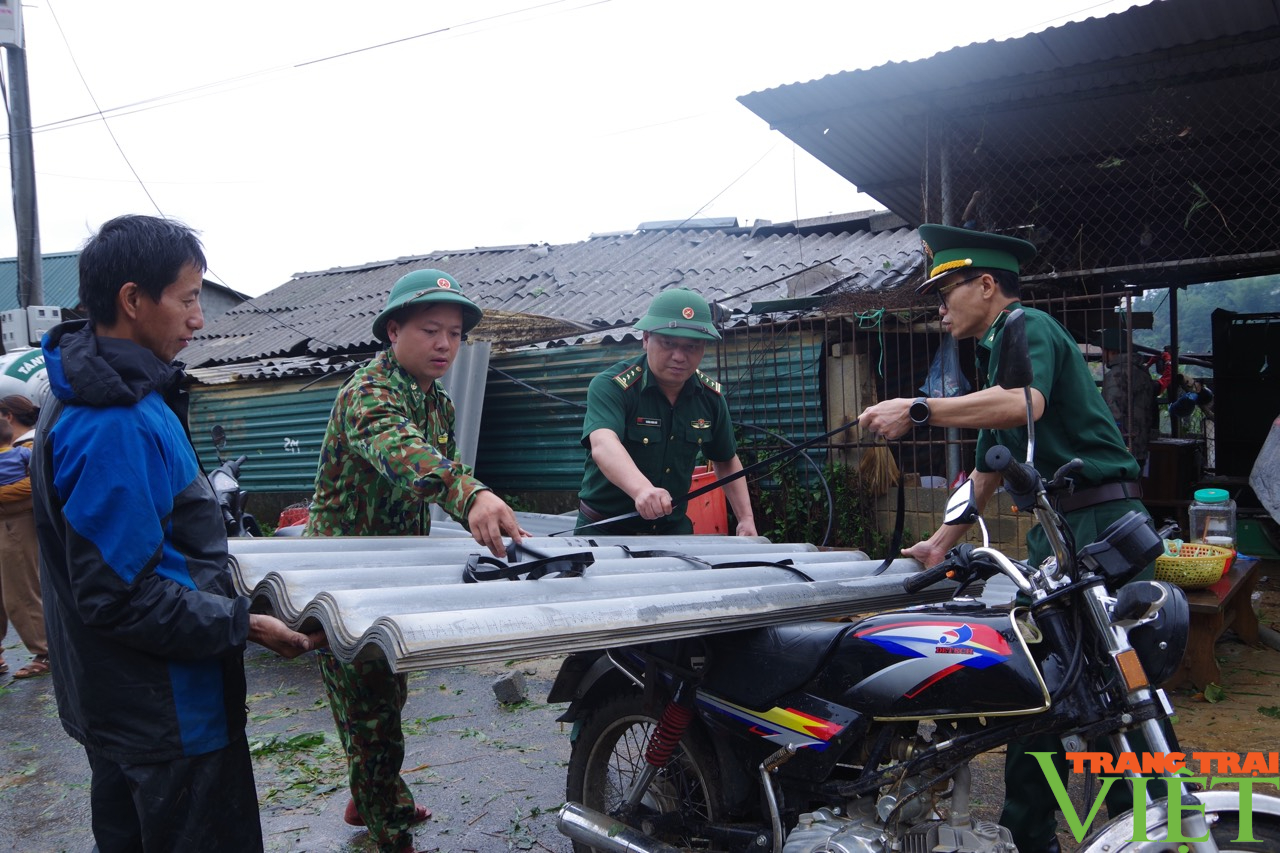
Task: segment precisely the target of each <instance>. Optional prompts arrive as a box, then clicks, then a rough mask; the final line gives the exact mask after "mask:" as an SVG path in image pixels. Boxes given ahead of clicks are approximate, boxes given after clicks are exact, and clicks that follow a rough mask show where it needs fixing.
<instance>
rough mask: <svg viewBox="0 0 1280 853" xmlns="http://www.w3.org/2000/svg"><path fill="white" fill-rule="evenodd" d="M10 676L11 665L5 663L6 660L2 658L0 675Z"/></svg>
mask: <svg viewBox="0 0 1280 853" xmlns="http://www.w3.org/2000/svg"><path fill="white" fill-rule="evenodd" d="M8 674H9V664H7V663H5V660H4V658H0V675H8Z"/></svg>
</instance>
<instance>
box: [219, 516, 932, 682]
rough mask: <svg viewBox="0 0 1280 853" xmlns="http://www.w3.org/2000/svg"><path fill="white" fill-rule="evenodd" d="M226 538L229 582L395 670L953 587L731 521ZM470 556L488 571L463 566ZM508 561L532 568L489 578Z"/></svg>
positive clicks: (731, 626)
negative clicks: (483, 542)
mask: <svg viewBox="0 0 1280 853" xmlns="http://www.w3.org/2000/svg"><path fill="white" fill-rule="evenodd" d="M564 523H567V524H572V521H571V520H566V521H565V522H564ZM442 532H443V531H442ZM459 532H460V531H459ZM464 536H465V534H464ZM229 545H230V547H231V552H232V558H233V560H232V572H233V577H234V579H235V582H236V587H237V589H238V591H239V592H240V593H241V594H244V595H247V596H250V597H251V598H252V599H253V601H254V606H255V607H256V608H258V609H263V608H265V609H268V610H270V611H271V612H273V613H275V614H276V615H277V616H279V617H280V618H281V619H283V620H284V621H285V622H287V623H289V624H290V625H291V626H293V627H294V628H302V629H304V630H313V629H314V628H315V627H316V626H319V627H322V628H323V629H324V632H325V635H326V636H327V637H328V638H329V643H330V648H331V649H332V650H333V652H334V653H335V654H336V655H337V656H338V657H339V658H341V659H343V660H347V661H350V660H355V659H361V658H367V657H371V656H384V657H386V658H387V660H389V661H390V662H391V664H392V667H393V668H394V669H395V670H396V671H397V672H406V671H413V670H422V669H432V668H437V667H442V666H451V665H456V664H461V663H468V664H474V663H481V662H486V661H498V660H505V659H509V658H510V657H511V656H512V655H520V656H528V657H542V656H547V655H553V654H565V653H568V652H574V651H586V650H589V649H597V648H605V647H616V646H620V645H627V644H629V643H639V642H653V641H658V640H669V639H676V638H679V637H690V636H700V635H703V634H711V633H717V632H722V631H732V630H742V629H749V628H757V627H763V626H767V625H777V624H784V623H788V622H797V621H802V620H806V619H822V618H828V617H834V616H851V615H854V614H857V613H865V612H871V611H874V610H882V609H886V608H890V607H897V606H905V605H910V604H919V603H923V602H925V601H936V600H940V599H944V598H949V597H950V596H951V594H952V593H953V592H954V590H955V584H954V583H952V582H950V581H946V582H943V583H942V584H938V585H935V586H934V587H932V588H930V589H929V590H925V591H923V592H922V593H920V594H917V595H907V594H906V593H904V592H903V590H902V580H903V577H904V576H905V575H908V574H912V573H914V572H915V571H918V570H919V567H920V564H919V563H917V562H916V561H915V560H905V559H899V560H894V561H893V562H892V563H891V564H889V565H888V566H887V567H886V571H885V572H884V573H883V574H879V575H877V574H875V572H876V571H877V570H878V569H879V568H880V566H881V561H879V560H869V559H867V555H866V554H864V553H862V552H858V551H818V550H817V549H816V548H814V546H812V545H808V544H804V543H794V544H793V543H770V542H769V541H768V540H767V539H762V538H742V537H733V536H684V537H681V536H653V537H635V536H627V537H585V536H576V537H567V538H560V537H545V536H544V537H536V538H532V539H528V540H525V542H524V543H523V545H522V546H521V548H520V549H519V554H518V555H516V556H513V554H512V553H511V551H510V549H509V553H508V559H507V560H504V561H496V560H494V559H493V558H490V557H488V556H487V553H486V554H485V555H481V554H479V553H478V550H479V548H478V546H477V545H476V544H475V542H474V541H472V540H471V538H470V537H465V538H463V537H457V536H447V535H446V536H431V537H410V536H402V537H348V538H336V539H335V538H309V539H304V538H266V539H232V540H230V541H229ZM482 556H483V559H481V558H482ZM539 560H546V561H549V562H543V563H539V562H537V561H539ZM468 564H470V565H471V566H472V567H473V568H474V569H475V570H476V574H477V576H479V577H480V578H481V579H480V580H479V581H477V582H471V583H468V582H466V581H464V571H465V569H466V568H467V566H468ZM512 568H513V569H515V570H516V571H519V572H521V573H522V574H525V575H526V576H524V577H522V578H521V579H519V580H514V581H512V580H508V579H505V578H502V577H496V578H494V579H492V580H485V579H483V578H484V575H485V573H486V572H494V571H497V570H501V569H512ZM566 569H572V570H573V572H570V573H566V572H564V570H566ZM543 570H545V571H546V574H545V575H543V576H541V577H536V576H537V575H538V574H539V572H541V571H543Z"/></svg>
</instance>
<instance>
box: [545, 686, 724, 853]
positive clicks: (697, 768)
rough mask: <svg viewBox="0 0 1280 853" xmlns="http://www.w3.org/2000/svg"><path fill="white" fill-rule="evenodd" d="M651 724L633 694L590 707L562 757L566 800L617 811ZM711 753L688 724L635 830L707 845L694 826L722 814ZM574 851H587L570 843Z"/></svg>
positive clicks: (640, 762)
mask: <svg viewBox="0 0 1280 853" xmlns="http://www.w3.org/2000/svg"><path fill="white" fill-rule="evenodd" d="M656 725H657V719H656V718H655V717H654V716H653V715H652V714H650V713H648V712H646V711H645V709H644V700H643V698H642V697H641V696H640V694H639V693H620V694H615V695H613V696H611V697H609V698H608V699H606V700H605V701H604V702H603V703H602V704H601V705H599V706H598V707H597V708H595V709H594V710H593V711H591V712H590V714H589V715H588V716H587V718H586V720H585V721H584V722H583V725H582V728H581V730H580V731H579V733H578V737H577V739H576V740H575V741H574V744H573V751H572V753H571V754H570V756H569V778H568V784H567V791H566V793H567V795H568V796H567V799H568V800H570V801H571V802H577V803H581V804H582V805H584V806H587V807H588V808H592V809H595V810H596V811H598V812H601V813H603V814H608V815H616V813H617V811H618V808H619V806H621V804H622V802H623V799H624V798H625V797H626V795H627V792H628V791H629V790H630V787H631V783H632V782H633V781H634V780H635V778H636V776H637V774H639V772H640V770H641V769H642V768H643V767H644V764H645V761H644V753H645V748H646V747H647V746H648V744H649V737H650V735H652V733H653V730H654V727H655V726H656ZM694 725H695V726H696V725H697V723H696V721H695V723H694ZM713 755H714V753H713V752H712V750H711V748H710V747H709V746H708V745H707V743H706V741H705V739H704V738H703V737H702V736H701V735H700V733H699V732H698V731H696V730H695V728H693V727H690V729H689V730H687V731H686V732H685V733H684V736H683V737H682V738H681V739H680V746H679V747H678V748H677V749H676V751H675V754H674V755H672V757H671V761H670V762H669V763H668V764H667V766H666V767H665V768H663V769H662V770H661V771H660V772H659V773H658V774H657V776H656V777H655V778H654V780H653V781H652V782H651V783H650V785H649V789H648V790H647V791H646V792H645V794H644V797H643V799H642V800H641V808H640V813H641V816H640V819H639V820H637V821H633V823H635V824H638V825H635V826H634V828H635V829H638V830H640V831H641V832H644V833H645V834H647V835H652V836H653V837H655V838H657V839H658V840H660V841H664V842H666V843H667V844H670V845H672V846H674V847H679V848H692V849H696V850H703V849H710V848H709V847H708V846H707V844H706V841H705V839H702V838H699V837H698V830H699V827H701V826H703V825H705V824H707V823H710V822H712V821H714V820H716V819H718V817H719V814H720V811H721V806H720V778H719V774H718V772H717V769H716V765H715V762H714V761H713V759H712V756H713ZM664 816H665V817H666V819H664ZM573 849H574V853H592V851H593V850H594V848H592V847H588V846H586V845H584V844H580V843H578V842H576V841H575V842H574V844H573Z"/></svg>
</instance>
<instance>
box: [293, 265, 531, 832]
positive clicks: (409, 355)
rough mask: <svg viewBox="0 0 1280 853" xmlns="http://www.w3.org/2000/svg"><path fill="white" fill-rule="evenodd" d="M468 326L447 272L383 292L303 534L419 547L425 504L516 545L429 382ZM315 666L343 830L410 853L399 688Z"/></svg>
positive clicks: (514, 531) (383, 673)
mask: <svg viewBox="0 0 1280 853" xmlns="http://www.w3.org/2000/svg"><path fill="white" fill-rule="evenodd" d="M480 318H481V312H480V308H479V306H477V305H476V304H475V303H473V302H472V301H471V300H470V299H468V298H467V297H466V296H464V295H463V293H462V288H460V287H459V286H458V282H457V281H456V280H455V279H454V278H453V276H451V275H449V274H448V273H445V272H441V271H440V270H415V271H414V272H411V273H409V274H407V275H405V276H402V277H401V278H400V280H399V281H397V282H396V283H395V285H394V286H393V287H392V288H391V293H390V295H389V296H388V298H387V305H386V307H385V308H384V309H383V310H382V313H380V314H379V315H378V316H377V317H376V318H375V319H374V321H373V334H374V337H376V338H377V339H378V340H379V341H381V342H382V343H383V344H385V345H386V346H385V348H384V349H383V350H382V351H381V352H380V353H378V355H376V356H374V358H373V359H372V360H370V361H369V362H368V363H367V364H365V365H364V366H363V367H361V368H360V369H358V370H357V371H356V372H355V373H354V374H352V376H351V378H350V379H348V380H347V382H346V384H344V385H343V386H342V390H340V391H339V392H338V398H337V400H336V401H335V402H334V404H333V412H332V413H331V414H330V416H329V425H328V427H327V429H326V430H325V435H324V444H323V445H322V447H321V451H320V464H319V467H318V470H317V471H316V491H315V497H314V498H313V499H312V502H311V516H310V519H309V520H308V522H307V528H306V531H305V535H307V536H426V535H427V534H429V533H430V532H431V516H430V512H429V510H430V504H433V503H435V504H439V505H440V506H441V507H442V508H443V509H444V510H445V511H446V512H447V513H449V515H451V516H453V517H454V518H456V519H458V520H459V521H461V522H463V523H465V524H466V525H467V528H468V529H469V530H470V531H471V535H472V536H473V537H474V538H475V540H476V542H478V543H479V544H480V545H483V546H484V547H485V548H487V549H488V550H489V551H490V552H491V553H492V554H493V555H494V556H498V557H501V556H505V554H506V548H505V545H504V543H503V537H504V536H509V537H510V538H511V540H512V541H513V542H517V543H518V542H519V541H520V540H521V537H523V536H528V535H529V534H528V532H527V531H525V530H523V529H521V527H520V525H519V523H518V521H517V519H516V516H515V513H514V512H513V511H512V510H511V508H510V507H509V506H508V505H507V504H506V503H505V502H504V501H503V500H502V499H501V498H499V497H498V496H497V495H495V494H494V493H493V492H492V491H490V490H489V488H488V487H487V486H485V485H484V483H482V482H480V481H479V480H477V479H476V478H475V475H474V474H473V473H472V471H471V467H470V466H469V465H466V464H464V463H463V462H462V461H461V460H459V459H458V458H457V445H456V444H455V442H454V437H453V423H454V407H453V400H451V399H450V398H449V394H448V393H447V392H446V391H445V390H444V386H443V385H441V384H440V382H439V380H440V379H441V377H443V376H444V375H445V373H446V372H447V371H448V370H449V367H450V366H451V365H452V364H453V360H454V359H455V358H456V357H457V355H458V350H459V348H460V347H461V345H462V339H463V336H464V335H465V334H466V332H468V331H469V330H470V329H471V328H472V327H473V326H475V324H476V323H478V322H480ZM317 660H318V661H319V664H320V674H321V677H322V679H323V681H324V685H325V690H326V692H327V693H328V695H329V706H330V709H331V710H332V711H333V719H334V723H335V724H336V726H337V730H338V736H339V739H340V740H341V741H342V746H343V750H344V751H345V752H346V755H347V770H348V784H349V786H350V788H351V800H350V801H349V802H348V803H347V807H346V811H345V812H344V814H343V819H344V820H345V821H346V822H347V823H349V824H352V825H355V826H366V827H368V830H369V835H370V837H371V838H372V839H373V840H374V842H375V843H376V844H377V846H378V850H379V853H403V851H411V850H413V836H412V832H411V829H410V827H411V826H412V825H413V824H415V823H419V822H421V821H423V820H426V819H427V818H429V817H430V816H431V812H430V811H429V810H428V809H427V808H426V807H424V806H419V805H416V804H415V803H414V800H413V794H412V792H411V791H410V790H409V786H408V785H407V784H405V781H404V780H403V779H402V778H401V776H400V767H401V765H402V763H403V761H404V734H403V732H402V729H401V725H400V713H401V710H402V709H403V708H404V705H405V702H406V700H407V699H408V695H409V694H408V682H407V680H406V678H405V676H404V675H403V674H398V673H395V672H393V671H392V670H391V665H390V664H389V663H388V662H387V660H386V659H385V658H381V657H378V658H370V659H368V660H360V661H356V662H354V663H345V662H343V661H340V660H338V658H337V657H335V656H333V655H331V654H322V655H318V656H317Z"/></svg>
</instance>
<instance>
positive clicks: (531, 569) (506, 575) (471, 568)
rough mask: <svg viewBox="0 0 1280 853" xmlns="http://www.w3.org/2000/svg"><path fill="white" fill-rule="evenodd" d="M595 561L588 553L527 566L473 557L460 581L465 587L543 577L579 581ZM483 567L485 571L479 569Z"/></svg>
mask: <svg viewBox="0 0 1280 853" xmlns="http://www.w3.org/2000/svg"><path fill="white" fill-rule="evenodd" d="M595 561H596V558H595V555H594V554H592V553H591V552H590V551H581V552H579V553H576V554H559V555H557V556H554V557H544V558H542V559H541V560H532V561H530V562H528V563H507V562H506V561H504V560H499V559H498V558H497V557H490V556H489V555H488V554H472V555H471V556H470V557H468V558H467V567H466V568H465V569H463V570H462V580H463V582H464V583H479V582H480V581H500V580H508V581H518V580H527V581H536V580H539V579H541V578H545V577H553V578H580V577H582V576H583V575H584V574H585V573H586V571H587V566H590V565H591V564H592V563H594V562H595ZM482 566H487V567H488V568H481V567H482Z"/></svg>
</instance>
